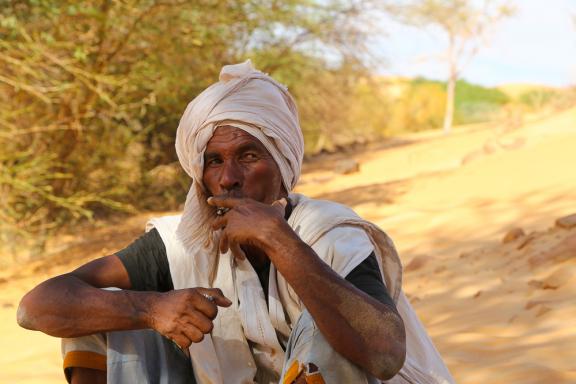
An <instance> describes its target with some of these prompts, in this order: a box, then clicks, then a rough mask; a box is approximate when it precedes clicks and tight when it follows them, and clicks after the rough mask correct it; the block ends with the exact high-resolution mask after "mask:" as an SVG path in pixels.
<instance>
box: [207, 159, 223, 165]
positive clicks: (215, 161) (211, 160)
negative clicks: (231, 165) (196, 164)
mask: <svg viewBox="0 0 576 384" xmlns="http://www.w3.org/2000/svg"><path fill="white" fill-rule="evenodd" d="M221 163H222V160H220V159H208V160H207V161H206V165H209V166H214V165H218V164H221Z"/></svg>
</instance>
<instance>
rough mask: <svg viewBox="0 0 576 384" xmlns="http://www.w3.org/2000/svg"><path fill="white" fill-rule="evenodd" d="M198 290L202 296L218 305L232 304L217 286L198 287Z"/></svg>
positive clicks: (227, 305)
mask: <svg viewBox="0 0 576 384" xmlns="http://www.w3.org/2000/svg"><path fill="white" fill-rule="evenodd" d="M198 290H199V291H200V293H201V294H202V296H204V297H205V298H207V299H208V300H210V301H211V302H213V303H214V304H216V305H218V306H219V307H229V306H231V305H232V301H230V300H229V299H228V298H227V297H226V296H224V293H222V290H221V289H219V288H198Z"/></svg>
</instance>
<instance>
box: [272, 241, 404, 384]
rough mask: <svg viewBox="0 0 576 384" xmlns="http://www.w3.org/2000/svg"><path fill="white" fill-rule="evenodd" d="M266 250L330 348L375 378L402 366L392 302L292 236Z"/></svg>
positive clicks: (400, 340)
mask: <svg viewBox="0 0 576 384" xmlns="http://www.w3.org/2000/svg"><path fill="white" fill-rule="evenodd" d="M268 252H269V256H270V258H271V260H272V262H273V263H274V265H275V266H276V268H277V269H278V271H279V272H280V273H281V274H282V275H283V276H284V278H285V279H286V280H287V281H288V282H289V284H290V285H291V286H292V288H293V289H294V290H295V291H296V293H297V294H298V296H299V297H300V299H301V300H302V302H303V303H304V305H305V306H306V308H307V309H308V311H309V312H310V314H311V315H312V317H313V318H314V321H315V322H316V324H317V325H318V327H319V328H320V330H321V332H322V334H323V335H324V337H326V339H327V340H328V342H329V343H330V344H331V345H332V347H333V348H334V349H335V350H336V351H338V352H339V353H340V354H342V355H343V356H345V357H346V358H348V359H349V360H350V361H352V362H354V363H356V364H358V365H360V366H362V367H363V368H364V369H366V370H367V371H369V372H370V373H372V374H373V375H375V376H377V377H379V378H381V379H387V378H389V377H391V376H393V375H394V374H395V373H396V372H397V371H398V370H399V369H400V368H401V367H402V365H403V362H404V357H405V331H404V326H403V323H402V319H401V318H400V316H399V315H398V314H397V312H396V311H395V310H394V309H393V308H391V307H388V306H386V305H384V304H382V303H380V302H379V301H377V300H375V299H373V298H372V297H370V296H368V295H366V294H365V293H363V292H361V291H360V290H358V289H356V288H355V287H354V286H353V285H352V284H350V283H348V282H347V281H346V280H344V279H342V278H341V277H340V276H338V275H337V274H336V273H335V272H334V271H333V270H332V269H331V268H330V267H329V266H328V265H327V264H325V263H324V262H323V261H322V260H320V258H319V257H318V256H317V255H316V253H315V252H314V251H313V250H312V249H311V248H310V247H309V246H308V245H306V244H304V243H303V242H302V241H300V240H299V239H297V238H294V237H289V238H283V239H280V241H279V242H278V243H277V244H275V245H274V246H273V248H271V249H270V250H269V251H268Z"/></svg>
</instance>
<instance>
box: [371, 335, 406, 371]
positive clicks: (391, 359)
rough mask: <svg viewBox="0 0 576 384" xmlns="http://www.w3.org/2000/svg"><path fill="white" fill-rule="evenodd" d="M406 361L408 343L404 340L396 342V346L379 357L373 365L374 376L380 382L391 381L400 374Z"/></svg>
mask: <svg viewBox="0 0 576 384" xmlns="http://www.w3.org/2000/svg"><path fill="white" fill-rule="evenodd" d="M404 360H406V343H405V342H404V340H402V341H401V342H395V343H394V346H393V347H392V348H390V346H389V347H388V350H387V351H386V353H383V354H381V355H380V356H377V358H376V361H374V363H373V367H374V369H373V372H372V374H373V375H374V376H376V378H378V379H379V380H390V379H391V378H393V377H394V376H396V375H397V374H398V372H400V369H402V367H403V366H404Z"/></svg>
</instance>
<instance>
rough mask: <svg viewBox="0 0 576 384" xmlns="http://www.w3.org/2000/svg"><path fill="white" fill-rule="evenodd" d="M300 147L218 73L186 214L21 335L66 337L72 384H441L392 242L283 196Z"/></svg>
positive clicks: (93, 267)
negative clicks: (33, 331)
mask: <svg viewBox="0 0 576 384" xmlns="http://www.w3.org/2000/svg"><path fill="white" fill-rule="evenodd" d="M303 148H304V145H303V139H302V134H301V131H300V127H299V123H298V115H297V110H296V106H295V104H294V102H293V100H292V98H291V96H290V94H289V93H288V91H287V90H286V88H285V87H284V86H282V85H281V84H279V83H277V82H276V81H274V80H273V79H272V78H270V77H269V76H267V75H265V74H263V73H261V72H259V71H256V70H254V69H253V68H252V66H251V64H250V62H249V61H248V62H245V63H243V64H238V65H232V66H225V67H224V68H223V69H222V72H221V74H220V81H219V82H218V83H216V84H214V85H212V86H211V87H209V88H208V89H206V90H205V91H204V92H203V93H202V94H200V95H199V96H198V97H197V98H196V99H195V100H193V101H192V102H191V103H190V104H189V105H188V108H187V109H186V111H185V113H184V115H183V117H182V119H181V121H180V125H179V127H178V131H177V137H176V149H177V153H178V157H179V160H180V163H181V164H182V166H183V168H184V170H185V171H186V172H187V173H188V174H189V175H190V176H191V177H192V180H193V183H192V186H191V188H190V191H189V193H188V196H187V199H186V204H185V207H184V211H183V213H182V215H181V216H172V217H165V218H158V219H153V220H151V221H150V223H149V228H148V229H149V231H148V232H147V233H146V234H145V235H144V236H142V237H141V238H140V239H138V240H137V241H135V242H134V243H133V244H131V245H130V246H129V247H127V248H126V249H124V250H122V251H120V252H118V253H117V254H116V255H111V256H107V257H103V258H101V259H97V260H94V261H91V262H89V263H87V264H86V265H84V266H82V267H80V268H78V269H77V270H75V271H73V272H71V273H69V274H65V275H62V276H58V277H55V278H53V279H50V280H48V281H46V282H44V283H42V284H40V285H39V286H38V287H36V288H34V289H33V290H32V291H31V292H30V293H28V294H27V295H26V296H25V297H24V298H23V299H22V302H21V304H20V308H19V311H18V321H19V323H20V325H21V326H23V327H25V328H29V329H36V330H41V331H43V332H45V333H47V334H49V335H53V336H58V337H64V338H67V339H64V342H63V352H64V354H65V363H64V366H65V370H66V373H67V378H68V379H69V380H71V382H76V383H81V382H105V381H106V380H108V382H151V383H156V382H158V383H164V382H165V383H176V382H182V383H184V382H198V383H247V382H258V383H272V382H282V383H304V382H307V383H311V382H314V383H320V382H327V383H374V382H378V381H379V380H389V381H388V382H390V383H415V382H418V383H444V382H451V381H452V379H451V377H450V374H449V372H448V370H447V369H446V367H445V366H444V364H443V363H442V361H441V359H440V357H439V355H438V354H437V352H436V350H435V349H434V347H433V345H432V344H431V342H430V340H429V339H428V337H427V335H426V333H425V332H424V330H423V329H422V327H421V325H420V323H419V322H418V320H417V318H416V317H415V315H414V313H413V311H412V310H411V308H410V306H409V304H408V302H407V300H406V298H405V297H404V295H402V294H401V286H400V285H401V267H400V262H399V259H398V256H397V255H396V252H395V250H394V247H393V245H392V243H391V241H390V240H389V239H388V237H387V236H386V235H385V234H384V233H383V232H382V231H381V230H379V229H378V228H377V227H376V226H374V225H373V224H371V223H368V222H366V221H364V220H362V219H360V218H359V217H358V216H356V215H355V214H354V213H353V212H352V211H351V210H349V209H348V208H346V207H343V206H341V205H338V204H334V203H330V202H323V201H316V200H312V199H308V198H306V197H304V196H301V195H297V194H291V193H290V191H291V190H292V189H293V187H294V186H295V184H296V182H297V180H298V176H299V174H300V168H301V164H302V157H303ZM105 287H116V290H110V289H100V288H105Z"/></svg>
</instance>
